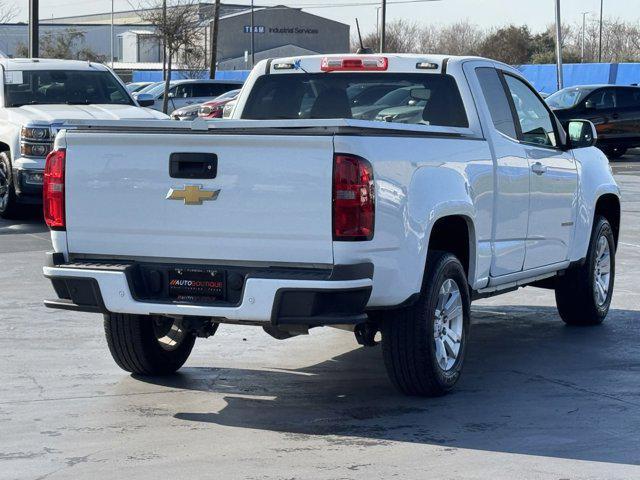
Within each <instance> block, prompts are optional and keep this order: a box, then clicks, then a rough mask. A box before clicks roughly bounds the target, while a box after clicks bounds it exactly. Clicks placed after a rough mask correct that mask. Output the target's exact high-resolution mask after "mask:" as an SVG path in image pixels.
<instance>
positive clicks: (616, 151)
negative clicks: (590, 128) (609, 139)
mask: <svg viewBox="0 0 640 480" xmlns="http://www.w3.org/2000/svg"><path fill="white" fill-rule="evenodd" d="M602 151H603V152H604V154H605V155H606V156H607V158H608V159H609V160H618V159H619V158H621V157H622V156H623V155H624V154H625V153H627V148H626V147H603V149H602Z"/></svg>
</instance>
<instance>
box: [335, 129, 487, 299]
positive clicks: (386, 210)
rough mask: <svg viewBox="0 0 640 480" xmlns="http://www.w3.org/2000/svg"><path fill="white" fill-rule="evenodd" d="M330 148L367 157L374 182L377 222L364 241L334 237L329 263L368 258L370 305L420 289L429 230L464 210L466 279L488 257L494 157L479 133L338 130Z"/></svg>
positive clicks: (478, 274)
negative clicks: (468, 261)
mask: <svg viewBox="0 0 640 480" xmlns="http://www.w3.org/2000/svg"><path fill="white" fill-rule="evenodd" d="M335 151H336V152H338V153H352V154H356V155H359V156H361V157H363V158H366V159H367V160H369V161H370V162H371V164H372V166H373V169H374V178H375V183H376V219H375V220H376V226H375V234H374V238H373V240H371V241H369V242H334V261H335V263H356V262H361V261H362V262H372V263H373V264H374V266H375V271H374V287H373V292H372V297H371V300H370V302H369V306H370V307H376V306H392V305H397V304H400V303H402V302H403V301H404V300H406V299H407V298H408V297H409V296H411V295H412V294H413V293H416V292H419V291H420V287H421V284H422V278H423V275H424V268H425V263H426V257H427V249H428V245H429V237H430V233H431V229H432V228H433V225H434V224H435V222H436V221H437V220H438V219H440V218H442V217H445V216H448V215H463V216H465V217H466V218H467V219H468V223H469V224H470V225H471V229H470V230H472V231H471V232H470V233H471V236H472V239H471V242H470V243H471V245H470V249H471V251H470V258H471V265H470V278H469V282H470V284H471V285H472V286H474V288H475V287H477V286H478V284H479V282H482V281H483V279H484V278H486V277H487V276H488V272H489V267H490V264H491V223H492V222H491V218H492V208H493V161H492V157H491V152H490V150H489V147H488V145H487V143H486V142H485V141H484V140H480V139H461V138H433V137H431V138H430V137H423V138H416V137H375V136H370V137H368V136H362V137H358V136H352V137H348V136H337V137H335Z"/></svg>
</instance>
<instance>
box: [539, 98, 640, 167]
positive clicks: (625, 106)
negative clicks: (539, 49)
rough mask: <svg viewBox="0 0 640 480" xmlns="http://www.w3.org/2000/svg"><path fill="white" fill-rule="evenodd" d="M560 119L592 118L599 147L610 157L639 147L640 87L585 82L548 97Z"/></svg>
mask: <svg viewBox="0 0 640 480" xmlns="http://www.w3.org/2000/svg"><path fill="white" fill-rule="evenodd" d="M546 101H547V103H548V104H549V106H550V107H551V109H552V110H553V111H554V113H555V114H556V116H557V117H558V118H559V119H560V121H562V122H565V121H567V120H571V119H586V120H591V121H592V122H593V123H594V125H595V126H596V130H597V131H598V143H597V146H598V147H599V148H600V149H601V150H602V151H603V152H604V153H605V154H606V155H607V156H608V157H609V158H610V159H616V158H620V157H621V156H623V155H624V154H625V152H626V151H627V150H628V149H629V148H634V147H640V87H637V86H624V87H622V86H615V85H585V86H576V87H568V88H564V89H562V90H559V91H558V92H556V93H554V94H553V95H550V96H549V97H548V98H547V99H546Z"/></svg>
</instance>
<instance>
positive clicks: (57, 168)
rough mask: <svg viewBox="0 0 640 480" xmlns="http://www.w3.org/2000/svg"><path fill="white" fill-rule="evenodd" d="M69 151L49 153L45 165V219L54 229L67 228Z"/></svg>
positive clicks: (62, 150)
mask: <svg viewBox="0 0 640 480" xmlns="http://www.w3.org/2000/svg"><path fill="white" fill-rule="evenodd" d="M66 156H67V152H66V150H64V149H60V150H54V151H52V152H51V153H50V154H49V155H47V162H46V164H45V167H44V182H43V199H42V200H43V204H44V220H45V222H46V223H47V225H48V226H49V228H51V229H52V230H64V229H65V226H66V224H65V215H64V163H65V159H66Z"/></svg>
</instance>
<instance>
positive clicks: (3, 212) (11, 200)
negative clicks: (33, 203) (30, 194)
mask: <svg viewBox="0 0 640 480" xmlns="http://www.w3.org/2000/svg"><path fill="white" fill-rule="evenodd" d="M20 213H21V212H20V205H18V203H17V201H16V191H15V188H14V186H13V173H12V171H11V159H10V158H9V154H8V153H7V152H0V217H2V218H15V217H17V216H18V215H19V214H20Z"/></svg>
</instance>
